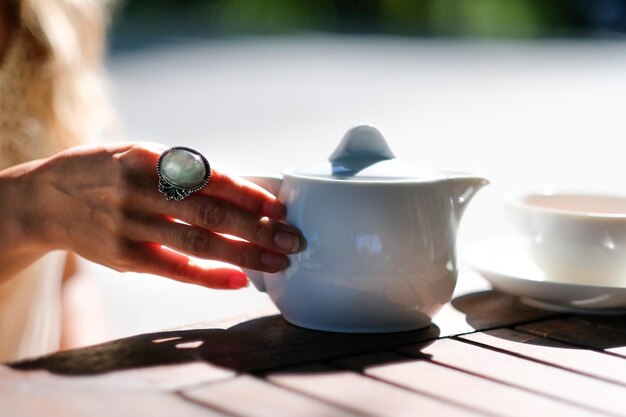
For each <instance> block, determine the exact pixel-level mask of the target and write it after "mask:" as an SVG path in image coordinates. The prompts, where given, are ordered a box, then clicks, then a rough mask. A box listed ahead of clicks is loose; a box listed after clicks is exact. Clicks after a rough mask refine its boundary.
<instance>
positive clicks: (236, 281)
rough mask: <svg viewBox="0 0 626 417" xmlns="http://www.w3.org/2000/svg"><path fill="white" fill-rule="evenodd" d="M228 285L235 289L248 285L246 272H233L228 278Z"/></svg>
mask: <svg viewBox="0 0 626 417" xmlns="http://www.w3.org/2000/svg"><path fill="white" fill-rule="evenodd" d="M228 286H229V287H230V288H232V289H234V290H238V289H239V288H243V287H247V286H248V277H246V276H245V275H244V274H233V275H231V276H230V277H229V278H228Z"/></svg>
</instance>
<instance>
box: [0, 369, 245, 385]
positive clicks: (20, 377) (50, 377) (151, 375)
mask: <svg viewBox="0 0 626 417" xmlns="http://www.w3.org/2000/svg"><path fill="white" fill-rule="evenodd" d="M234 375H235V373H234V372H233V371H230V370H226V369H223V368H219V367H216V366H212V365H210V364H207V363H204V362H192V363H188V364H181V365H161V366H151V367H146V368H136V369H126V370H122V371H117V372H107V373H103V374H97V375H87V376H65V375H55V374H51V373H49V372H47V371H22V370H13V369H10V368H6V367H5V368H4V369H3V370H0V381H13V382H18V381H26V382H40V383H44V384H46V383H56V384H65V385H72V384H74V385H76V386H90V387H118V388H142V389H153V390H165V391H175V390H179V389H181V388H184V387H188V386H193V385H198V384H203V383H207V382H214V381H218V380H222V379H228V378H232V377H234Z"/></svg>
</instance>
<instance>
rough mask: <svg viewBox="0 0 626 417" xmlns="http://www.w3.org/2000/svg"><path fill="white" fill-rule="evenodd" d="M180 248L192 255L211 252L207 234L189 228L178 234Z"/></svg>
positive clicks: (209, 239)
mask: <svg viewBox="0 0 626 417" xmlns="http://www.w3.org/2000/svg"><path fill="white" fill-rule="evenodd" d="M179 240H180V247H181V248H184V250H186V251H187V252H189V253H192V254H198V255H201V254H206V253H209V252H210V251H211V246H212V245H211V238H210V236H209V235H208V234H207V233H204V232H202V231H200V230H198V229H194V228H189V229H188V230H185V231H184V232H183V233H181V234H180V237H179Z"/></svg>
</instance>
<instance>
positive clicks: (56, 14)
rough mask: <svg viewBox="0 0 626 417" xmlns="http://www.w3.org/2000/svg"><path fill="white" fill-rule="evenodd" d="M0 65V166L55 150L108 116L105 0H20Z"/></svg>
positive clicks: (90, 134) (92, 132)
mask: <svg viewBox="0 0 626 417" xmlns="http://www.w3.org/2000/svg"><path fill="white" fill-rule="evenodd" d="M17 7H18V9H17V15H18V18H19V22H18V27H17V28H16V29H15V30H13V33H12V37H11V39H10V44H9V46H8V50H7V53H6V55H5V56H4V59H3V62H2V64H1V66H0V147H1V149H0V168H4V167H6V166H10V165H14V164H17V163H21V162H24V161H27V160H31V159H37V158H41V157H45V156H48V155H51V154H53V153H56V152H58V151H60V150H62V149H65V148H67V147H70V146H73V145H77V144H80V143H83V142H85V141H87V140H90V139H92V138H94V137H95V136H96V135H98V134H99V133H101V132H102V131H103V130H104V129H105V128H106V126H107V125H108V123H110V122H111V120H112V112H111V111H110V108H109V106H108V102H107V100H106V95H105V88H104V82H103V79H104V78H103V65H102V58H103V52H104V37H105V33H106V27H107V14H106V10H105V5H104V3H103V0H21V1H20V2H19V4H18V5H17Z"/></svg>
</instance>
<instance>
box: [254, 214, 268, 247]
mask: <svg viewBox="0 0 626 417" xmlns="http://www.w3.org/2000/svg"><path fill="white" fill-rule="evenodd" d="M270 226H271V225H270V224H269V223H268V221H267V220H266V219H260V220H259V221H257V222H256V223H255V224H254V225H253V226H252V227H251V230H250V234H251V238H252V241H253V242H255V243H265V242H266V241H267V240H268V236H269V235H270V232H271V227H270Z"/></svg>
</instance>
